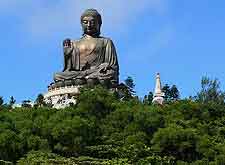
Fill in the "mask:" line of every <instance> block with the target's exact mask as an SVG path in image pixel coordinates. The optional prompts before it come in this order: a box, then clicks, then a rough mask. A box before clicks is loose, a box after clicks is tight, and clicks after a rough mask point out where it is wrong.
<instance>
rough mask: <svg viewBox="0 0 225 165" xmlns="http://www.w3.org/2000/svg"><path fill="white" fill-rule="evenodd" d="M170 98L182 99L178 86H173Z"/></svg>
mask: <svg viewBox="0 0 225 165" xmlns="http://www.w3.org/2000/svg"><path fill="white" fill-rule="evenodd" d="M170 97H171V99H172V100H178V99H179V97H180V92H179V90H178V89H177V87H176V85H173V86H172V87H171V88H170Z"/></svg>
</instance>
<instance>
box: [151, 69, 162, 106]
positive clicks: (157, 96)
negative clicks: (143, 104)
mask: <svg viewBox="0 0 225 165" xmlns="http://www.w3.org/2000/svg"><path fill="white" fill-rule="evenodd" d="M163 97H164V93H163V92H162V86H161V80H160V74H159V73H157V74H156V84H155V92H154V98H153V100H152V102H153V103H155V104H163V101H164V98H163Z"/></svg>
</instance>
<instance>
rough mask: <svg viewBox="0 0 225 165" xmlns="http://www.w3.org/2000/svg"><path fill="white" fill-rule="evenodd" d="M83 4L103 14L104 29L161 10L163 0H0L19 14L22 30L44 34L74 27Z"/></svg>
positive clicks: (118, 27) (163, 3) (115, 27)
mask: <svg viewBox="0 0 225 165" xmlns="http://www.w3.org/2000/svg"><path fill="white" fill-rule="evenodd" d="M87 8H96V9H97V10H99V12H100V13H101V14H102V15H103V26H104V29H110V30H111V29H117V30H121V29H123V28H124V27H126V25H127V24H129V22H131V21H135V20H136V19H138V16H139V15H140V14H141V13H143V12H146V11H151V12H152V13H158V14H162V13H163V12H164V11H165V0H141V1H140V0H123V1H121V0H104V1H103V0H58V1H54V3H53V2H46V1H45V0H39V1H30V0H7V1H6V0H2V1H0V10H3V11H7V10H8V11H13V12H14V13H15V14H17V15H18V16H22V17H23V22H24V25H25V27H23V28H24V29H26V31H30V32H32V34H34V35H37V36H46V35H51V34H54V33H59V32H61V31H73V32H74V31H78V30H79V28H80V26H79V18H80V15H81V13H82V12H83V11H84V10H85V9H87Z"/></svg>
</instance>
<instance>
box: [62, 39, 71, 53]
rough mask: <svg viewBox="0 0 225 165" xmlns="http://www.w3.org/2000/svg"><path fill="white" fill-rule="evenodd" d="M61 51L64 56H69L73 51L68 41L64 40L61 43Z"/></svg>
mask: <svg viewBox="0 0 225 165" xmlns="http://www.w3.org/2000/svg"><path fill="white" fill-rule="evenodd" d="M63 49H64V55H65V56H69V55H70V54H71V52H72V50H73V47H72V41H71V40H70V39H68V38H67V39H65V40H64V41H63Z"/></svg>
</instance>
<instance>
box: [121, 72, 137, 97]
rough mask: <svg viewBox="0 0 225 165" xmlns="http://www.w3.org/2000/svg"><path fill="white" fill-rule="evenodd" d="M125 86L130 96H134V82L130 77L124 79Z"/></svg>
mask: <svg viewBox="0 0 225 165" xmlns="http://www.w3.org/2000/svg"><path fill="white" fill-rule="evenodd" d="M124 82H125V85H126V86H127V87H128V88H129V91H130V93H131V95H132V96H133V95H135V93H136V92H135V90H134V88H135V84H134V80H133V78H132V77H130V76H128V77H127V78H126V79H125V81H124Z"/></svg>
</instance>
